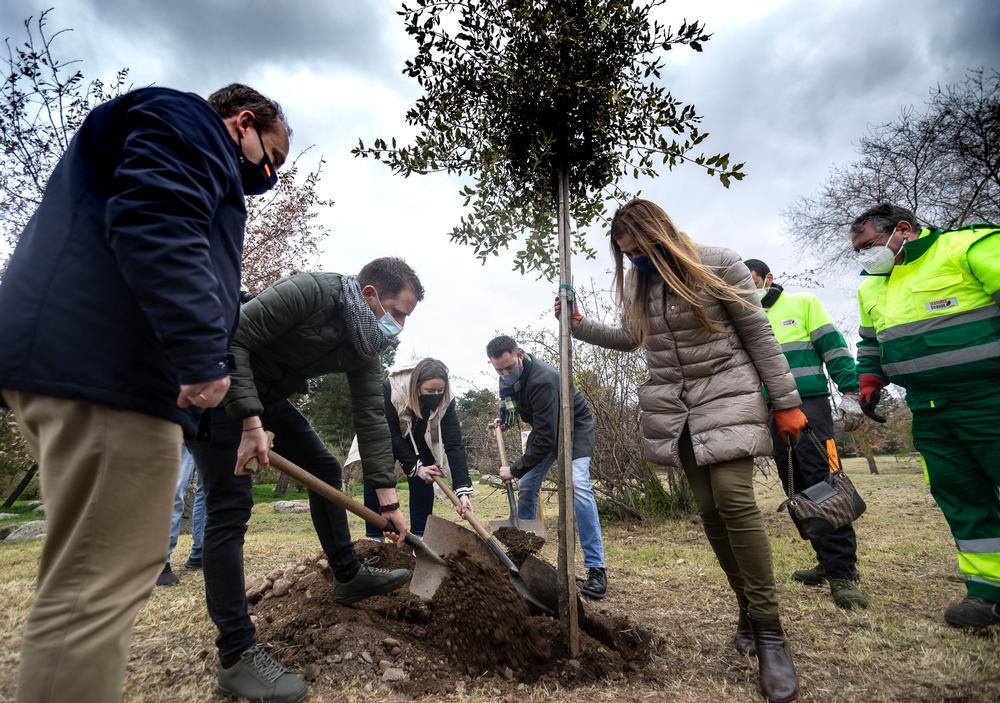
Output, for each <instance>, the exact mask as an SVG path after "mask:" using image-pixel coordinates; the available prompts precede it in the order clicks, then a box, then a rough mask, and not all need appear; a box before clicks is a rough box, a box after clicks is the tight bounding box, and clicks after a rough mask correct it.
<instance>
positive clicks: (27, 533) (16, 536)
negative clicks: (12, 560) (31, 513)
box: [4, 520, 45, 542]
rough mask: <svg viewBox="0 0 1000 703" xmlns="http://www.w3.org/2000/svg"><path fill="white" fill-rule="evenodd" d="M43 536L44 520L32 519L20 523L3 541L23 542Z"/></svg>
mask: <svg viewBox="0 0 1000 703" xmlns="http://www.w3.org/2000/svg"><path fill="white" fill-rule="evenodd" d="M44 536H45V520H32V521H31V522H26V523H24V524H23V525H20V526H19V527H18V528H17V529H16V530H14V531H13V532H11V533H10V534H9V535H7V537H6V539H5V540H4V541H5V542H24V541H25V540H29V539H36V538H38V537H44Z"/></svg>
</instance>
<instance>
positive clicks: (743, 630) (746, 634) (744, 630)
mask: <svg viewBox="0 0 1000 703" xmlns="http://www.w3.org/2000/svg"><path fill="white" fill-rule="evenodd" d="M739 609H740V616H739V619H738V620H737V621H736V635H735V636H734V637H733V646H734V647H735V648H736V651H737V652H739V653H740V654H742V655H743V656H744V657H745V656H748V655H751V654H753V653H754V651H755V648H754V644H753V626H752V625H751V624H750V611H749V610H747V605H746V603H745V602H743V601H740V603H739Z"/></svg>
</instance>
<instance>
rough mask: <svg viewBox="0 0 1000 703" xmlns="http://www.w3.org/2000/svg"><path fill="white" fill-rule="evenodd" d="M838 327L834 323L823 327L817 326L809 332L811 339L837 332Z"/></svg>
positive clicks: (814, 339)
mask: <svg viewBox="0 0 1000 703" xmlns="http://www.w3.org/2000/svg"><path fill="white" fill-rule="evenodd" d="M836 331H837V328H836V327H834V326H833V325H823V326H822V327H817V328H816V329H814V330H813V331H812V332H810V333H809V339H811V340H813V341H816V340H817V339H819V338H820V337H823V336H825V335H828V334H830V333H831V332H836Z"/></svg>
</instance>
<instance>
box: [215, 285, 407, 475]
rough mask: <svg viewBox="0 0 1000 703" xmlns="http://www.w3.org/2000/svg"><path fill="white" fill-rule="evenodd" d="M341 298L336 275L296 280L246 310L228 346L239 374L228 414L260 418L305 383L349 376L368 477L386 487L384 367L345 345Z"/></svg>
mask: <svg viewBox="0 0 1000 703" xmlns="http://www.w3.org/2000/svg"><path fill="white" fill-rule="evenodd" d="M341 296H342V288H341V275H340V274H338V273H299V274H295V275H293V276H288V277H286V278H282V279H281V280H279V281H278V282H277V283H275V284H274V285H273V286H271V287H270V288H268V289H266V290H265V291H264V292H262V293H261V294H260V295H258V296H257V297H256V298H254V299H253V300H251V301H249V302H248V303H246V304H245V305H243V307H242V309H241V310H240V322H239V326H238V328H237V330H236V334H235V336H234V337H233V342H232V346H231V347H230V351H231V352H232V355H233V357H234V359H235V362H236V368H235V370H233V372H232V374H231V379H232V386H231V387H230V389H229V393H228V394H227V395H226V399H225V406H226V411H227V412H228V413H229V415H230V416H232V417H234V418H236V419H241V418H244V417H251V416H254V415H260V414H261V413H263V412H264V406H265V405H268V404H270V403H274V402H277V401H279V400H282V399H285V398H288V397H289V396H291V395H292V394H293V393H305V392H306V391H307V390H308V383H307V382H308V380H309V379H310V378H316V377H319V376H323V375H325V374H328V373H338V372H339V373H346V374H347V383H348V386H349V387H350V389H351V410H352V412H353V416H354V431H355V432H356V433H357V435H358V444H359V447H360V450H361V455H362V456H363V457H364V459H363V461H362V468H363V470H364V474H365V478H367V479H369V480H370V481H371V482H372V485H373V486H375V487H376V488H389V487H392V486H395V485H396V475H395V467H394V466H393V456H392V439H391V438H390V436H389V426H388V424H387V423H386V419H385V403H384V400H383V398H382V380H383V378H384V375H383V372H382V362H381V361H380V359H379V358H378V356H375V357H373V358H370V359H369V358H365V357H363V356H362V355H361V354H359V353H358V352H357V351H356V350H355V348H354V346H353V345H352V344H351V342H350V341H349V338H348V335H347V330H346V326H347V322H346V321H345V320H344V310H345V306H344V304H343V302H342V300H341ZM304 468H306V469H308V468H309V467H304Z"/></svg>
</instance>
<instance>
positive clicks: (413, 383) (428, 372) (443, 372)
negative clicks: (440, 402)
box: [406, 357, 451, 419]
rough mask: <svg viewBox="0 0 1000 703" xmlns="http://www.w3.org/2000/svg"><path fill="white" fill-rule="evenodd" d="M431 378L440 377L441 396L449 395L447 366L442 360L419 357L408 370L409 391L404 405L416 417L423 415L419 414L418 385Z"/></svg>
mask: <svg viewBox="0 0 1000 703" xmlns="http://www.w3.org/2000/svg"><path fill="white" fill-rule="evenodd" d="M432 378H440V379H441V380H442V381H444V395H443V396H442V398H448V397H450V396H451V381H449V380H448V367H447V366H445V365H444V362H443V361H438V360H437V359H432V358H430V357H427V358H425V359H421V360H420V361H419V362H417V365H416V366H414V367H413V371H412V372H410V392H409V393H408V394H407V398H406V405H407V406H408V407H409V408H410V411H411V412H412V413H413V415H414V416H415V417H417V418H418V419H419V418H422V417H423V416H422V415H421V414H420V386H421V384H422V383H423V382H424V381H430V380H431V379H432Z"/></svg>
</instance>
